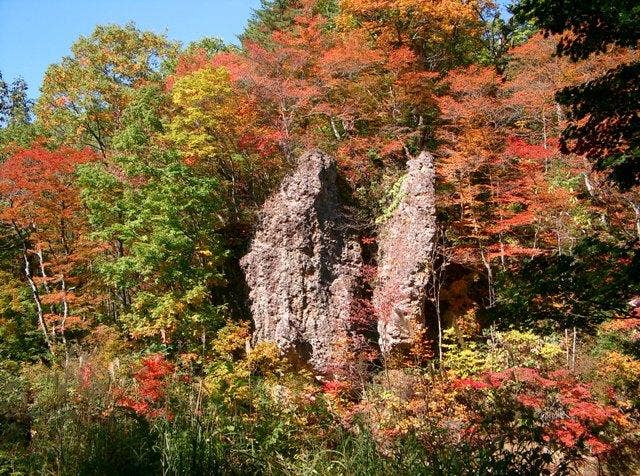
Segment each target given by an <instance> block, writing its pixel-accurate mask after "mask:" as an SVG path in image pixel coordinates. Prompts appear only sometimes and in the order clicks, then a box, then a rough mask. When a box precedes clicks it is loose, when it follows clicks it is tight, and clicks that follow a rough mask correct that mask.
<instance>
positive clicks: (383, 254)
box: [373, 152, 436, 354]
mask: <svg viewBox="0 0 640 476" xmlns="http://www.w3.org/2000/svg"><path fill="white" fill-rule="evenodd" d="M434 183H435V171H434V164H433V156H432V155H431V154H429V153H427V152H422V153H421V154H420V155H419V156H418V157H417V158H415V159H412V160H409V162H408V163H407V175H406V176H405V178H404V180H403V182H402V185H401V187H400V200H399V203H398V206H397V207H396V209H395V210H393V212H392V213H391V216H390V217H389V219H388V220H387V221H386V222H385V223H384V224H383V225H382V227H381V230H380V233H379V236H378V282H377V285H376V287H375V289H374V292H373V305H374V307H375V309H376V311H377V314H378V333H379V335H380V349H381V350H382V352H383V353H384V354H389V353H390V352H402V351H403V350H405V349H406V348H407V347H410V346H411V345H412V343H413V342H414V339H415V338H416V337H417V334H418V333H419V332H420V331H421V329H422V328H423V325H424V321H425V316H424V308H425V299H426V294H427V289H426V288H427V285H428V282H429V278H430V273H429V264H430V260H431V255H432V253H433V247H434V241H435V233H436V211H435V189H434Z"/></svg>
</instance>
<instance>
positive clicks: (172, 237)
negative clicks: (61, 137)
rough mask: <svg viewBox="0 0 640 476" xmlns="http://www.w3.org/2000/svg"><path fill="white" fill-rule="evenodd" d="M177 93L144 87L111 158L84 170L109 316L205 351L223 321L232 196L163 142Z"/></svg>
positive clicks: (150, 335)
mask: <svg viewBox="0 0 640 476" xmlns="http://www.w3.org/2000/svg"><path fill="white" fill-rule="evenodd" d="M169 109H170V100H169V98H168V97H167V96H166V94H165V93H164V92H163V91H162V90H160V89H159V88H157V87H153V86H147V87H143V88H139V89H137V90H136V91H135V93H134V94H133V95H132V97H131V101H130V103H129V105H128V107H127V108H126V109H125V110H124V112H123V124H125V126H124V127H123V128H122V129H121V130H120V131H119V132H118V133H117V134H116V135H115V136H114V139H113V146H114V148H115V151H114V153H113V158H112V163H111V164H109V165H105V164H102V163H94V164H88V165H86V166H84V167H82V168H81V169H80V170H79V181H80V186H81V189H82V198H83V201H84V204H85V206H86V207H87V212H88V218H89V221H90V223H91V224H92V227H93V229H94V231H93V237H94V239H96V240H97V241H98V242H101V243H105V244H107V245H108V247H106V249H105V253H103V254H101V255H98V256H97V257H96V259H95V260H94V265H95V269H96V272H97V273H98V275H99V277H100V280H101V282H102V283H103V286H104V288H106V290H108V292H109V293H110V294H111V296H112V297H111V305H110V306H109V309H108V310H109V313H110V316H109V317H110V318H111V319H113V320H114V321H115V323H116V324H118V325H120V326H122V327H123V328H124V330H125V331H126V332H127V333H128V334H129V335H130V336H132V337H138V338H144V339H149V340H151V341H154V340H156V341H160V342H161V343H163V344H165V345H170V344H171V345H174V346H176V347H178V348H181V349H185V348H200V349H202V348H203V347H202V346H203V345H204V344H205V341H204V339H206V336H207V335H208V333H209V332H210V331H212V330H215V329H216V326H218V325H219V324H220V323H222V322H223V317H222V313H223V311H224V306H223V305H222V303H221V302H220V298H219V290H220V288H221V287H223V285H224V275H223V269H224V268H223V266H224V264H225V260H226V249H225V245H224V240H223V238H222V236H221V235H220V233H219V232H218V229H219V228H221V227H222V225H223V224H224V222H225V219H226V216H227V213H226V208H225V207H226V203H225V202H224V200H223V199H222V196H223V195H222V193H221V192H220V188H221V187H220V183H219V182H220V181H219V180H218V178H217V177H216V176H212V175H209V174H202V173H200V172H201V169H198V168H194V167H191V166H190V165H188V164H187V163H186V162H185V161H184V160H183V159H182V157H181V156H180V155H179V154H178V153H177V152H176V151H175V150H172V149H171V148H170V147H167V145H166V142H165V141H164V140H163V131H164V128H163V121H162V115H163V114H164V113H165V112H167V111H168V110H169Z"/></svg>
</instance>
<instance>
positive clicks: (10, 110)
mask: <svg viewBox="0 0 640 476" xmlns="http://www.w3.org/2000/svg"><path fill="white" fill-rule="evenodd" d="M27 90H28V87H27V84H26V83H25V82H24V80H23V79H21V78H18V79H16V80H14V81H13V82H12V83H11V84H9V83H7V82H6V81H4V79H3V78H2V73H0V159H2V158H6V157H8V156H10V155H11V154H12V153H14V152H16V151H17V150H18V149H19V148H20V147H23V148H24V147H28V146H29V144H30V143H31V142H32V141H33V140H34V139H35V137H36V135H38V130H37V128H36V127H35V126H34V125H33V124H32V106H33V101H32V100H31V99H29V97H28V95H27Z"/></svg>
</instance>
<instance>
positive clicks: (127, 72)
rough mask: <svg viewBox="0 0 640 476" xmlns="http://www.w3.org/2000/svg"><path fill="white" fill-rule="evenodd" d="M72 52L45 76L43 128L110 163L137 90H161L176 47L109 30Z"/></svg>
mask: <svg viewBox="0 0 640 476" xmlns="http://www.w3.org/2000/svg"><path fill="white" fill-rule="evenodd" d="M71 52H72V56H67V57H65V58H63V59H62V61H61V62H60V63H58V64H54V65H51V66H50V67H49V69H48V70H47V72H46V73H45V77H44V82H43V85H42V94H41V96H40V99H39V100H38V102H37V104H36V115H37V118H38V122H39V123H40V124H41V125H42V126H43V127H45V128H46V129H47V130H48V131H49V133H50V134H51V135H53V136H54V137H55V138H56V139H57V140H58V141H60V142H65V143H67V144H71V145H75V146H80V147H85V146H89V147H91V148H93V149H95V150H97V151H98V152H100V154H101V155H102V156H103V157H106V156H107V154H108V152H109V151H110V148H111V138H112V136H113V134H114V132H115V131H116V130H117V129H118V128H119V127H120V126H121V125H122V122H121V121H122V114H123V111H124V109H125V108H126V106H127V104H128V102H129V95H130V93H131V91H132V89H133V88H135V87H138V86H141V85H144V84H147V83H156V84H157V83H158V82H159V81H160V80H161V75H160V66H161V65H162V63H163V62H164V61H166V60H168V59H170V58H171V57H172V56H173V55H174V54H175V52H176V45H175V44H173V43H171V42H170V41H168V40H167V39H166V37H164V36H161V35H156V34H154V33H150V32H143V31H140V30H138V29H137V28H136V27H135V26H134V25H133V24H128V25H126V26H124V27H120V26H117V25H107V26H98V27H96V29H95V30H94V32H93V33H92V34H91V36H89V37H81V38H80V39H79V40H78V41H76V42H75V43H74V44H73V45H72V46H71Z"/></svg>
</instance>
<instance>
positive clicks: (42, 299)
mask: <svg viewBox="0 0 640 476" xmlns="http://www.w3.org/2000/svg"><path fill="white" fill-rule="evenodd" d="M92 160H95V156H94V155H93V154H92V153H91V151H89V150H83V151H77V150H74V149H69V148H61V149H57V150H54V151H49V150H47V149H44V148H43V147H41V146H35V147H33V148H31V149H26V150H22V151H20V152H19V153H17V154H15V155H13V156H11V157H10V158H9V159H8V160H7V161H5V162H4V163H2V164H0V196H1V197H2V200H3V204H2V208H1V209H0V220H1V221H2V222H3V224H4V225H5V226H7V227H9V228H10V229H11V230H12V232H13V234H14V237H15V239H16V240H17V243H18V244H19V246H20V249H21V255H22V260H23V271H24V278H25V280H26V281H27V283H28V285H29V287H30V289H31V293H32V297H33V301H34V304H35V307H36V310H37V316H38V325H39V327H40V329H41V331H42V333H43V336H44V339H45V341H46V342H47V344H48V345H49V348H50V350H52V351H53V346H54V344H55V340H56V339H57V336H59V337H60V338H61V339H62V341H63V342H65V343H66V335H65V334H66V331H67V328H68V327H69V326H70V325H73V324H81V319H82V310H83V307H85V306H86V305H87V304H90V301H89V302H87V301H84V302H83V300H82V299H81V296H82V292H83V291H84V288H83V285H84V284H85V282H86V279H85V277H84V276H83V275H82V269H83V266H86V264H87V263H88V260H89V257H90V254H91V252H92V247H91V245H90V244H88V242H87V223H86V221H85V217H84V216H83V214H82V212H81V206H80V197H79V194H78V190H77V188H76V187H75V184H74V180H73V175H74V172H75V168H76V166H78V165H79V164H83V163H86V162H90V161H92Z"/></svg>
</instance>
